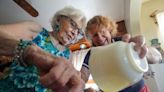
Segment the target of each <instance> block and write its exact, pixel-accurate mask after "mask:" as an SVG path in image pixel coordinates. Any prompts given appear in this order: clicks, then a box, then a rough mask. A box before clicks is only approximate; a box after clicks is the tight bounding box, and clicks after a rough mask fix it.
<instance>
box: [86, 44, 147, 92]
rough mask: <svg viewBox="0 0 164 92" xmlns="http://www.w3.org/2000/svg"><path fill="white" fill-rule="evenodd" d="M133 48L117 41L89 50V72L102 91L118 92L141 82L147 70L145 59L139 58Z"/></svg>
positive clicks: (131, 45)
mask: <svg viewBox="0 0 164 92" xmlns="http://www.w3.org/2000/svg"><path fill="white" fill-rule="evenodd" d="M133 46H134V44H133V43H130V44H129V43H125V42H121V41H119V42H115V43H112V44H110V45H106V46H100V47H94V48H92V49H91V56H90V59H89V68H90V72H91V74H92V76H93V79H94V81H95V82H96V83H97V85H98V86H99V87H100V88H101V89H102V90H103V91H105V92H117V91H120V90H122V89H124V88H126V87H128V86H130V85H132V84H134V83H136V82H138V81H139V80H141V78H142V76H143V73H144V72H146V71H147V70H148V64H147V60H146V58H143V59H141V58H139V56H138V54H137V53H136V52H135V51H134V49H133Z"/></svg>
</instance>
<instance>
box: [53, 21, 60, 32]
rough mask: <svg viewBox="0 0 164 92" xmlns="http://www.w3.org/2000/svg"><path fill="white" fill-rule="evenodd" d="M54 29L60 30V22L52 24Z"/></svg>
mask: <svg viewBox="0 0 164 92" xmlns="http://www.w3.org/2000/svg"><path fill="white" fill-rule="evenodd" d="M54 31H56V32H59V31H60V24H58V23H56V24H55V25H54Z"/></svg>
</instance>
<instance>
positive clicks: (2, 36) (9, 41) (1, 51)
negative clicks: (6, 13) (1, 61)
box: [0, 26, 18, 56]
mask: <svg viewBox="0 0 164 92" xmlns="http://www.w3.org/2000/svg"><path fill="white" fill-rule="evenodd" d="M17 43H18V39H15V38H14V37H13V36H11V35H9V34H8V33H7V32H5V31H4V27H3V26H0V55H7V56H13V55H14V53H13V51H14V49H15V47H16V45H17Z"/></svg>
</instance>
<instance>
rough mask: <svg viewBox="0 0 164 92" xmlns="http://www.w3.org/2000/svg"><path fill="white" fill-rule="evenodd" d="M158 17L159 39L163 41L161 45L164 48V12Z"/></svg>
mask: <svg viewBox="0 0 164 92" xmlns="http://www.w3.org/2000/svg"><path fill="white" fill-rule="evenodd" d="M156 18H157V22H158V27H159V39H160V42H161V47H162V49H163V50H164V12H161V13H158V14H157V15H156Z"/></svg>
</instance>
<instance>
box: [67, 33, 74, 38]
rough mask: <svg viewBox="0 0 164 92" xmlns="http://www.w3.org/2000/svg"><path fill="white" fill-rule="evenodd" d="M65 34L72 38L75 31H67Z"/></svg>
mask: <svg viewBox="0 0 164 92" xmlns="http://www.w3.org/2000/svg"><path fill="white" fill-rule="evenodd" d="M67 35H68V37H69V38H70V39H74V36H75V33H74V32H67Z"/></svg>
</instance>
